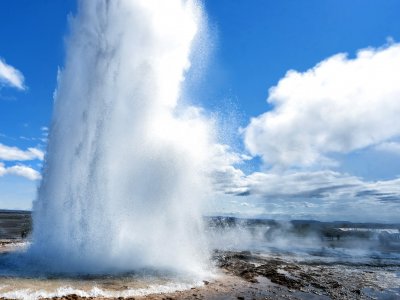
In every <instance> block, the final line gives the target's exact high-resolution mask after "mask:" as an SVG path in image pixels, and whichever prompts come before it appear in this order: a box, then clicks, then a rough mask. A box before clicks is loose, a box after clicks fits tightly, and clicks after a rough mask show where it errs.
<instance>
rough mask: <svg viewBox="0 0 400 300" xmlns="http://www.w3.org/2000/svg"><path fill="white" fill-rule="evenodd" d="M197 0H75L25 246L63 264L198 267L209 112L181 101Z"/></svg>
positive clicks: (58, 266)
mask: <svg viewBox="0 0 400 300" xmlns="http://www.w3.org/2000/svg"><path fill="white" fill-rule="evenodd" d="M201 26H203V24H202V11H201V8H200V7H199V5H198V3H197V2H196V1H195V0H170V1H164V0H131V1H129V0H118V1H106V0H98V1H79V7H78V14H77V16H76V17H75V18H73V19H72V20H71V35H70V37H69V40H68V44H67V45H68V48H67V59H66V64H65V68H64V69H63V70H62V71H61V72H60V73H59V78H58V88H57V91H56V93H55V105H54V116H53V122H52V127H51V130H50V136H49V146H48V154H47V157H46V160H45V169H44V175H43V181H42V184H41V186H40V189H39V194H38V199H37V201H36V203H35V204H34V212H35V213H34V233H33V241H34V242H33V245H32V247H31V249H30V250H29V253H30V255H31V256H32V257H33V258H34V259H36V260H40V261H41V263H43V265H45V266H46V268H49V269H50V270H54V271H62V272H64V271H66V272H69V271H71V272H95V273H96V272H110V271H117V272H119V271H128V270H132V269H137V268H149V267H150V268H153V267H154V268H157V269H164V268H165V269H169V270H177V271H191V272H195V273H198V272H201V271H203V270H204V266H205V263H206V261H207V255H208V254H207V249H206V247H205V244H204V238H203V234H202V221H201V202H202V197H203V196H204V193H205V191H207V186H208V181H207V180H206V179H205V178H206V177H205V176H204V172H205V170H203V166H204V165H205V162H206V161H207V160H208V157H207V150H208V145H209V144H210V143H211V137H210V136H209V133H210V124H209V123H210V122H208V121H207V120H205V119H204V118H203V117H202V116H201V114H200V113H199V110H198V109H196V108H185V107H179V109H178V99H179V97H180V90H181V85H182V83H183V81H184V79H185V72H186V71H187V70H188V69H189V67H190V53H191V45H192V43H193V41H194V39H195V38H196V34H197V33H198V32H199V30H200V27H201Z"/></svg>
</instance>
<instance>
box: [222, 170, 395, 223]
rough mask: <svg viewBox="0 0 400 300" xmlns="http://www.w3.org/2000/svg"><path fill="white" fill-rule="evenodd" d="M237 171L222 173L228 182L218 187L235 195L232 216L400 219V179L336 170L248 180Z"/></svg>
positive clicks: (265, 174)
mask: <svg viewBox="0 0 400 300" xmlns="http://www.w3.org/2000/svg"><path fill="white" fill-rule="evenodd" d="M232 168H233V169H229V170H228V171H227V172H226V174H224V175H223V176H222V174H219V177H218V178H219V179H221V178H223V179H224V180H219V181H218V184H217V185H216V186H215V187H216V189H217V190H218V191H219V192H221V194H222V195H223V194H225V195H227V194H228V195H231V197H230V198H229V201H230V203H228V205H230V206H231V212H232V211H236V212H237V213H239V214H246V213H248V212H249V211H251V213H252V214H255V215H268V216H270V217H274V216H275V217H290V218H317V219H330V220H338V219H340V220H359V221H374V220H375V221H397V220H398V212H399V209H400V178H395V179H392V180H381V181H365V180H363V179H362V178H359V177H356V176H352V175H349V174H343V173H339V172H334V171H330V170H324V171H302V172H298V171H297V172H295V171H290V172H284V173H277V172H274V173H269V172H255V173H251V174H249V175H245V174H243V172H241V171H240V170H239V169H235V168H234V167H232ZM232 174H236V175H235V176H232ZM232 196H237V197H232ZM221 198H222V199H223V197H221ZM232 203H234V204H235V205H234V204H232ZM243 204H246V206H248V207H244V205H243Z"/></svg>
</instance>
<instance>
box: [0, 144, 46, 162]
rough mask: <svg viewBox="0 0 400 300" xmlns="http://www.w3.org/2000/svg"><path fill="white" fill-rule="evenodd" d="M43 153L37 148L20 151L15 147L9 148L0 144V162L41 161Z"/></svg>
mask: <svg viewBox="0 0 400 300" xmlns="http://www.w3.org/2000/svg"><path fill="white" fill-rule="evenodd" d="M43 158H44V153H43V151H42V150H40V149H37V148H28V149H27V150H21V149H19V148H17V147H10V146H6V145H3V144H0V160H8V161H25V160H35V159H39V160H43Z"/></svg>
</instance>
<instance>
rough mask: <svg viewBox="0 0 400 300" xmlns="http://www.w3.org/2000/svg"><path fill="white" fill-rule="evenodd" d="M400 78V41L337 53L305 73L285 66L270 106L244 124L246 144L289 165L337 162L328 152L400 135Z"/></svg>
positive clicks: (276, 163)
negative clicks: (349, 53) (354, 53)
mask: <svg viewBox="0 0 400 300" xmlns="http://www.w3.org/2000/svg"><path fill="white" fill-rule="evenodd" d="M398 78H400V44H390V45H387V46H385V47H383V48H379V49H373V48H367V49H363V50H360V51H359V52H358V53H357V56H356V57H355V58H353V59H351V58H348V56H347V55H346V54H337V55H334V56H332V57H330V58H328V59H326V60H324V61H322V62H320V63H318V64H317V65H316V66H315V67H314V68H312V69H310V70H308V71H306V72H303V73H301V72H297V71H289V72H288V73H287V74H286V76H285V77H284V78H283V79H281V80H280V81H279V83H278V85H277V86H275V87H273V88H271V89H270V91H269V97H268V102H269V103H270V104H272V105H273V106H274V108H273V109H272V110H271V111H268V112H266V113H264V114H262V115H260V116H258V117H255V118H253V119H252V120H251V122H250V124H249V125H248V126H247V128H245V129H244V138H245V144H246V147H247V149H248V150H249V151H250V152H251V153H252V154H253V155H260V156H261V157H262V159H263V160H264V162H265V163H266V164H267V165H269V166H275V167H283V168H290V167H293V166H297V167H304V166H306V167H307V166H313V165H314V166H315V165H325V166H327V165H329V164H334V163H335V161H333V159H332V156H331V155H330V154H331V153H341V154H346V153H350V152H352V151H355V150H358V149H363V148H366V147H370V146H374V145H377V144H381V143H384V142H387V141H390V140H393V139H395V138H396V137H399V136H400V122H399V120H398V118H399V115H400V101H399V99H400V85H399V83H398ZM386 146H390V148H391V149H392V150H394V147H395V145H394V144H391V145H389V144H387V145H386ZM382 147H383V146H382ZM387 149H389V148H388V147H387Z"/></svg>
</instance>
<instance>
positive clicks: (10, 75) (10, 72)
mask: <svg viewBox="0 0 400 300" xmlns="http://www.w3.org/2000/svg"><path fill="white" fill-rule="evenodd" d="M1 84H3V85H6V86H10V87H14V88H17V89H19V90H24V89H25V85H24V75H22V73H21V72H20V71H19V70H17V69H16V68H14V67H13V66H10V65H8V64H7V63H6V62H5V60H4V59H2V58H1V57H0V86H1Z"/></svg>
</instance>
